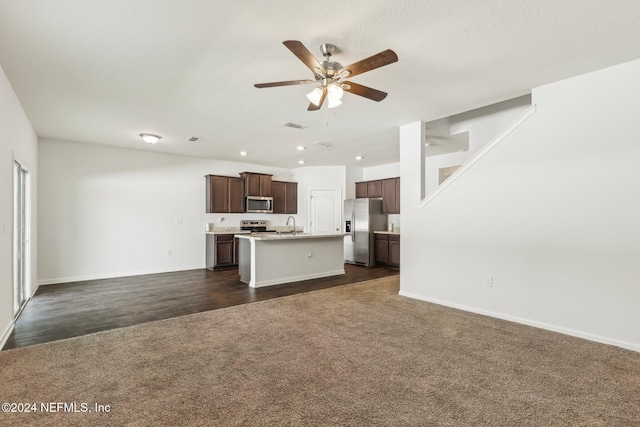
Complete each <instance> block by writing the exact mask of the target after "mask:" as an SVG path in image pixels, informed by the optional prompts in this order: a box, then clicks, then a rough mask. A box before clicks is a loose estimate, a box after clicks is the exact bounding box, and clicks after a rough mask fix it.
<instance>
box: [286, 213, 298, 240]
mask: <svg viewBox="0 0 640 427" xmlns="http://www.w3.org/2000/svg"><path fill="white" fill-rule="evenodd" d="M290 219H292V220H293V234H294V235H295V234H296V219H295V218H294V217H293V216H291V215H290V216H289V218H287V225H289V220H290Z"/></svg>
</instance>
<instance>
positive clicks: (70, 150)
mask: <svg viewBox="0 0 640 427" xmlns="http://www.w3.org/2000/svg"><path fill="white" fill-rule="evenodd" d="M39 150H40V177H41V179H40V182H39V185H40V195H39V197H40V199H39V229H40V246H39V254H40V263H39V279H40V282H41V283H59V282H66V281H74V280H84V279H93V278H103V277H117V276H124V275H134V274H144V273H155V272H164V271H177V270H184V269H194V268H204V265H205V235H204V230H205V224H206V223H209V222H214V223H215V224H216V226H222V227H237V226H239V224H240V220H241V219H247V218H251V219H267V220H269V221H270V222H271V223H272V224H273V225H278V224H284V222H285V221H286V218H287V216H288V215H265V214H207V213H205V179H204V175H206V174H219V175H230V176H237V174H238V173H239V172H244V171H250V172H263V173H271V174H273V178H274V179H280V180H292V176H291V171H290V170H288V169H277V168H268V167H262V166H256V165H251V164H243V163H236V162H223V161H215V160H210V159H199V158H192V157H183V156H176V155H169V154H159V153H149V152H148V151H141V150H128V149H122V148H115V147H106V146H99V145H91V144H80V143H74V142H66V141H55V140H41V141H40V142H39ZM221 218H224V221H222V222H220V221H219V220H220V219H221ZM169 250H170V251H171V254H170V255H168V254H167V251H169Z"/></svg>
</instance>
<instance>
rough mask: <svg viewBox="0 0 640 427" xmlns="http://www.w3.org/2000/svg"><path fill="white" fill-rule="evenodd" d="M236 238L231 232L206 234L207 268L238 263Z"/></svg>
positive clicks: (233, 265) (211, 268)
mask: <svg viewBox="0 0 640 427" xmlns="http://www.w3.org/2000/svg"><path fill="white" fill-rule="evenodd" d="M238 240H239V239H238V238H237V237H235V238H234V236H233V234H207V247H206V259H207V269H209V270H213V269H216V268H222V267H235V266H236V265H238V256H237V253H238Z"/></svg>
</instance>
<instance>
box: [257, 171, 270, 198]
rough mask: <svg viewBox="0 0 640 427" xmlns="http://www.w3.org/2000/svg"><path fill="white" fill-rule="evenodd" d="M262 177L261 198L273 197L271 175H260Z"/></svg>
mask: <svg viewBox="0 0 640 427" xmlns="http://www.w3.org/2000/svg"><path fill="white" fill-rule="evenodd" d="M259 177H260V196H263V197H270V196H271V175H259Z"/></svg>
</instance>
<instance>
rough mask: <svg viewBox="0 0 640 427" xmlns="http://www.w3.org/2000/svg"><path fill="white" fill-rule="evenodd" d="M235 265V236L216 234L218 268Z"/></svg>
mask: <svg viewBox="0 0 640 427" xmlns="http://www.w3.org/2000/svg"><path fill="white" fill-rule="evenodd" d="M231 264H233V234H216V267H219V266H223V265H231Z"/></svg>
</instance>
